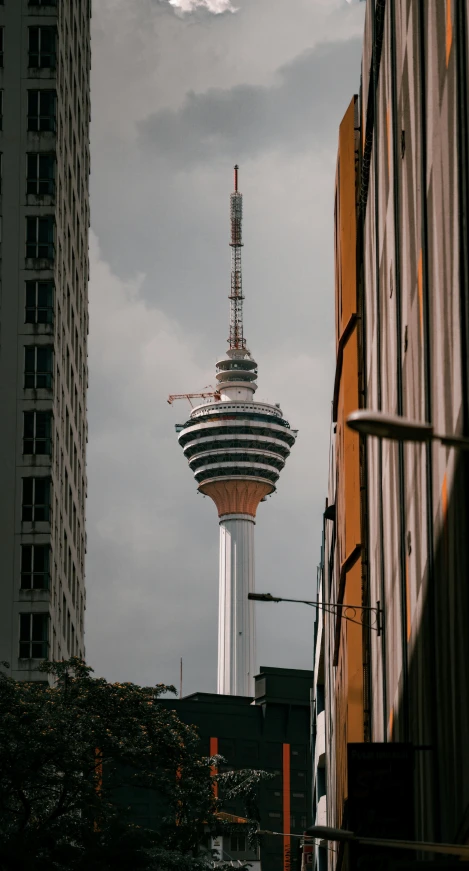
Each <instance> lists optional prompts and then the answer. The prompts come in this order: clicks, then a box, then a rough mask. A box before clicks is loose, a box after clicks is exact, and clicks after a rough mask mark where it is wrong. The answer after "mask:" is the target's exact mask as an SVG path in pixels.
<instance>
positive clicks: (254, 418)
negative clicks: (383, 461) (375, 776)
mask: <svg viewBox="0 0 469 871" xmlns="http://www.w3.org/2000/svg"><path fill="white" fill-rule="evenodd" d="M242 217H243V197H242V194H241V193H240V192H239V191H238V166H235V168H234V191H233V193H232V194H231V196H230V222H231V242H230V247H231V289H230V295H229V299H230V335H229V339H228V344H229V349H228V351H227V352H226V354H225V355H224V356H223V357H222V358H221V359H220V360H218V362H217V364H216V381H217V391H216V392H214V393H213V399H211V400H209V401H207V402H205V403H204V404H202V405H198V406H196V407H195V408H193V410H192V412H191V415H190V418H189V420H188V421H186V423H184V424H183V425H182V426H181V425H177V427H176V430H177V432H178V433H179V444H180V445H181V447H182V449H183V451H184V455H185V457H186V459H187V460H188V462H189V466H190V468H191V470H192V472H193V473H194V477H195V480H196V482H197V486H198V489H199V491H200V492H201V493H203V494H204V495H206V496H210V498H211V499H213V501H214V502H215V505H216V507H217V510H218V515H219V525H220V575H219V578H220V580H219V619H218V692H219V693H222V694H228V695H240V696H252V695H253V693H254V674H255V673H256V645H255V621H254V605H253V602H251V601H249V600H248V593H250V592H254V526H255V522H256V521H255V518H256V512H257V508H258V505H259V503H260V502H261V501H262V500H263V499H265V497H266V496H268V495H269V494H271V493H273V492H274V491H275V487H276V483H277V481H278V478H279V475H280V472H281V471H282V469H283V467H284V465H285V461H286V459H287V457H288V456H289V454H290V451H291V448H292V447H293V445H294V443H295V439H296V435H297V431H296V430H292V429H291V428H290V424H289V423H288V421H287V420H285V418H284V417H283V415H282V411H281V409H280V407H279V406H278V405H270V404H268V403H265V402H255V401H254V398H253V397H254V393H255V391H256V390H257V384H256V378H257V363H256V361H255V360H254V358H253V357H252V355H251V353H250V351H249V350H248V348H247V347H246V340H245V338H244V332H243V300H244V296H243V283H242V269H241V249H242V247H243V242H242Z"/></svg>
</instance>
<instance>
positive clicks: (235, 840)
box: [230, 835, 246, 853]
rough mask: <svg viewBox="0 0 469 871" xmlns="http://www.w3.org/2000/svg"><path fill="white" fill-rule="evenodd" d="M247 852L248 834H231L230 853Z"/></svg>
mask: <svg viewBox="0 0 469 871" xmlns="http://www.w3.org/2000/svg"><path fill="white" fill-rule="evenodd" d="M245 852H246V835H231V839H230V853H245Z"/></svg>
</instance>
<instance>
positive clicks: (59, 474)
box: [0, 0, 91, 679]
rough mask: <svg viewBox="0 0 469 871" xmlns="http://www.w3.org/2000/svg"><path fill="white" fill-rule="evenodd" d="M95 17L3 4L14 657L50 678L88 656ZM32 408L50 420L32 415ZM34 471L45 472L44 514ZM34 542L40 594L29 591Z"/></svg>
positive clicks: (4, 385) (3, 625)
mask: <svg viewBox="0 0 469 871" xmlns="http://www.w3.org/2000/svg"><path fill="white" fill-rule="evenodd" d="M90 15H91V7H90V2H89V0H74V2H71V0H70V2H68V0H67V2H65V0H63V2H59V3H57V5H45V3H41V4H34V5H33V4H30V3H29V2H28V0H15V2H11V0H7V2H5V4H4V5H2V6H0V27H1V28H2V31H3V45H4V53H3V67H2V69H1V70H0V80H1V81H0V87H1V89H2V100H3V115H2V130H1V132H0V151H1V154H2V190H1V200H0V208H1V214H2V229H3V232H2V243H1V245H2V250H1V308H0V330H1V332H0V406H1V408H2V429H1V434H0V566H1V577H0V603H1V604H0V659H2V660H6V661H8V662H9V663H10V665H11V672H10V673H11V674H12V675H13V676H14V677H17V678H36V679H38V678H39V677H40V675H39V674H38V673H37V671H36V669H37V665H38V663H39V661H40V659H41V658H43V657H44V656H48V657H51V658H52V657H54V658H61V657H63V656H64V657H67V656H68V655H72V654H74V653H75V654H78V655H82V656H83V655H84V632H83V619H84V609H85V586H84V559H85V549H86V537H85V497H86V442H87V424H86V388H87V378H88V374H87V351H86V347H87V334H88V292H87V285H88V227H89V203H88V177H89V118H90V102H89V71H90ZM38 28H39V31H40V32H39V33H38V30H37V29H38ZM38 50H39V56H38ZM34 92H39V98H37V96H34ZM38 99H39V102H38ZM35 101H36V102H35ZM47 101H49V106H48V102H47ZM51 103H52V110H51ZM38 127H39V128H41V127H42V128H44V127H48V128H49V129H37V128H38ZM32 128H36V129H32ZM33 155H35V157H34V159H33ZM29 156H30V157H29ZM46 156H48V158H50V160H48V159H47V160H42V162H40V158H41V159H42V158H45V157H46ZM46 164H47V167H46ZM34 165H35V166H36V168H37V171H36V172H35V170H34ZM35 175H36V177H37V178H35ZM42 175H46V178H38V177H41V176H42ZM35 181H36V182H37V184H36V185H35ZM28 218H29V219H31V218H37V219H41V220H42V219H44V218H46V219H47V218H48V219H49V222H50V223H49V227H48V228H47V227H45V225H44V224H43V225H42V227H41V231H40V232H41V234H42V235H41V237H40V238H42V240H43V241H45V243H46V246H45V247H42V246H41V247H38V246H36V247H34V242H35V241H37V237H36V238H33V233H32V226H33V225H32V221H31V220H30V221H29V237H28V238H27V234H28V231H27V226H28ZM37 226H39V225H37ZM28 241H29V243H30V246H29V248H27V243H28ZM34 282H41V283H42V284H41V285H40V288H38V287H37V286H36V287H35V286H34V284H33V283H34ZM38 292H39V293H40V294H41V295H40V297H37V296H35V294H37V293H38ZM27 294H28V296H27ZM32 300H34V304H33V303H32ZM27 301H28V314H27V313H26V305H27ZM37 301H39V302H40V303H41V306H42V303H44V309H43V310H42V311H41V314H40V315H39V307H36V302H37ZM38 318H39V320H40V321H45V322H39V323H38V322H37V320H38ZM33 321H36V322H33ZM36 349H39V357H38V354H37V350H36ZM44 349H48V350H46V351H44ZM41 350H42V351H43V352H44V353H43V359H41ZM28 356H29V362H28V363H26V360H27V359H28ZM46 357H47V359H45V358H46ZM31 359H33V360H34V364H33V368H34V365H36V368H38V367H39V368H41V367H45V368H46V369H47V370H48V371H47V373H45V376H44V377H43V378H42V379H41V377H38V376H37V373H36V374H34V373H32V374H31V375H29V377H28V378H27V380H25V379H26V366H27V367H28V369H29V368H31V365H32V364H31ZM39 376H40V373H39ZM26 412H41V413H43V414H45V415H46V417H42V418H41V417H37V416H36V417H34V418H32V417H31V415H30V416H29V418H26V422H25V413H26ZM49 417H50V422H49V424H47V418H49ZM34 421H35V423H36V426H37V427H38V429H36V432H43V430H42V429H41V427H44V426H45V427H46V430H45V431H47V438H46V442H47V445H46V449H45V452H44V450H43V449H44V444H42V445H41V444H40V441H39V440H38V441H36V442H35V443H34V444H33V446H32V447H31V443H30V440H28V439H26V441H25V440H24V436H25V435H26V436H28V435H29V434H30V428H31V426H32V427H33V429H34ZM25 426H26V430H25ZM38 449H39V450H41V451H42V453H38V452H37V450H38ZM34 451H36V452H34ZM29 479H35V480H39V485H36V483H35V484H34V485H33V487H34V488H36V487H37V489H35V490H34V497H35V498H36V508H34V509H33V511H32V512H28V509H27V508H25V504H26V503H27V502H28V501H30V497H29V493H28V481H29ZM25 480H26V482H27V483H26V485H24V483H23V482H24V481H25ZM44 482H47V483H46V485H45V487H41V485H43V484H44ZM25 486H26V492H25V490H24V487H25ZM47 491H48V492H47ZM34 497H33V498H34ZM44 498H45V499H46V501H47V505H46V506H45V508H44V511H43V512H42V513H41V510H40V508H39V507H38V506H37V503H38V502H39V501H40V500H42V499H44ZM31 514H32V517H31ZM30 545H32V546H33V547H34V548H36V549H37V550H36V565H34V563H33V565H32V568H34V567H36V568H38V572H37V573H36V578H35V583H36V589H27V588H26V587H25V585H26V584H28V583H29V584H31V585H33V581H32V580H31V573H30V571H29V566H30V563H29V557H30V556H31V555H32V552H31V551H27V550H25V548H26V547H29V546H30ZM40 546H44V547H45V549H46V552H47V553H48V554H49V559H48V560H47V556H46V558H45V559H46V562H43V560H44V551H40ZM47 563H48V565H47ZM41 564H42V566H43V571H42V572H41V571H40V569H41ZM44 566H45V568H44ZM48 575H49V577H48ZM22 584H23V588H22ZM32 614H34V615H43V617H44V623H43V625H41V617H40V616H39V619H38V620H36V621H35V623H34V625H32V624H31V616H29V617H27V616H26V615H32ZM21 615H24V616H23V619H21ZM28 621H29V623H28ZM27 623H28V625H29V633H28V630H27V628H26V624H27ZM20 626H21V627H22V629H21V632H22V640H23V642H24V643H23V647H22V649H21V650H20V648H19V634H20ZM31 633H33V634H34V635H35V640H36V642H37V644H36V646H34V647H33V646H32V645H31V641H32V640H33V638H32V635H31ZM26 636H28V637H26ZM28 645H29V647H28ZM20 653H21V654H22V655H21V657H20V656H19V654H20ZM26 654H28V655H26ZM38 654H40V655H38Z"/></svg>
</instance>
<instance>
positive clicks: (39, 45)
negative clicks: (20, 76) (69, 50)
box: [28, 27, 56, 70]
mask: <svg viewBox="0 0 469 871" xmlns="http://www.w3.org/2000/svg"><path fill="white" fill-rule="evenodd" d="M28 31H29V53H28V66H29V67H34V68H38V67H39V68H41V69H49V70H55V40H56V30H55V27H29V28H28Z"/></svg>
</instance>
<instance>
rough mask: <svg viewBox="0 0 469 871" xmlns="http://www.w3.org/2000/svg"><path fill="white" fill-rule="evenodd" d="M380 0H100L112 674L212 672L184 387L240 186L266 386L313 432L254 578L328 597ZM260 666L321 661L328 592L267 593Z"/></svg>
mask: <svg viewBox="0 0 469 871" xmlns="http://www.w3.org/2000/svg"><path fill="white" fill-rule="evenodd" d="M364 6H365V4H364V3H359V4H349V3H348V2H346V0H236V2H235V0H233V2H231V0H133V2H129V0H95V2H94V4H93V18H92V80H91V87H92V124H91V165H92V172H91V224H92V227H91V237H90V264H91V283H90V335H89V368H90V379H89V380H90V387H89V396H88V412H89V443H88V504H87V534H88V551H87V565H86V574H87V611H86V626H85V628H86V655H87V660H88V662H89V663H90V664H91V665H92V666H93V668H94V669H95V672H96V674H97V675H100V676H103V677H105V678H107V679H108V680H112V681H115V680H119V681H133V682H135V683H138V684H145V685H152V684H156V683H167V684H175V685H176V686H177V687H178V688H179V664H180V657H182V658H183V694H184V695H186V694H188V693H190V692H196V691H200V692H216V671H217V620H218V543H219V528H218V518H217V512H216V509H215V506H214V504H213V503H212V502H211V500H210V499H206V498H204V497H202V496H201V495H200V494H198V493H197V488H196V485H195V481H194V479H193V476H192V473H191V472H190V470H189V468H188V465H187V462H186V460H185V459H184V456H183V454H182V451H181V449H180V447H179V445H178V442H177V436H176V434H175V431H174V425H175V424H176V423H179V422H183V421H185V420H186V419H187V418H188V416H189V412H190V406H189V404H188V402H187V401H185V400H182V401H179V402H177V403H175V404H174V405H172V406H171V405H168V404H167V401H166V400H167V397H168V395H169V394H171V393H188V392H196V391H199V390H201V389H202V388H203V387H205V386H206V385H208V384H212V383H213V380H214V375H215V361H216V359H217V358H218V357H220V356H222V355H223V354H224V352H225V350H226V347H227V343H226V339H227V335H228V321H229V302H228V298H227V297H228V293H229V286H230V248H229V245H228V243H229V195H230V192H231V191H232V187H233V175H232V167H233V165H234V164H235V163H238V164H239V165H240V190H241V191H242V193H243V195H244V222H243V239H244V248H243V283H244V292H245V297H246V299H245V304H244V311H245V315H244V322H245V336H246V337H247V343H248V347H249V349H250V350H251V352H252V353H253V355H254V357H255V359H256V360H257V361H258V364H259V378H258V384H259V389H258V391H257V393H256V397H255V398H256V399H257V400H260V401H262V400H264V401H269V402H272V403H273V402H279V403H280V405H281V407H282V410H283V412H284V415H285V416H286V417H287V419H288V420H289V421H290V423H291V425H292V427H293V428H294V429H298V430H299V435H298V439H297V442H296V445H295V447H294V449H293V451H292V453H291V456H290V458H289V460H288V461H287V464H286V466H285V469H284V470H283V473H282V475H281V478H280V481H279V484H278V488H277V493H276V494H275V495H273V496H272V498H270V499H268V500H267V502H266V503H262V504H261V505H260V507H259V510H258V515H257V523H256V588H257V590H258V591H259V592H271V593H273V594H276V595H280V596H286V597H289V598H306V599H309V598H314V595H315V587H316V571H317V565H318V563H319V559H320V546H321V532H322V512H323V510H324V501H325V497H326V492H327V468H328V452H329V430H330V411H331V399H332V389H333V380H334V367H335V347H334V271H333V267H334V261H333V246H334V238H333V208H334V178H335V166H336V149H337V133H338V125H339V123H340V121H341V119H342V116H343V114H344V112H345V110H346V108H347V106H348V104H349V102H350V100H351V99H352V97H353V94H354V93H357V92H358V88H359V76H360V56H361V41H362V33H363V17H364ZM256 613H257V660H258V665H266V666H277V667H285V668H306V669H307V668H311V667H312V657H313V651H312V644H313V619H314V610H313V609H312V608H308V607H307V606H305V605H303V606H300V605H292V604H259V605H256Z"/></svg>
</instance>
